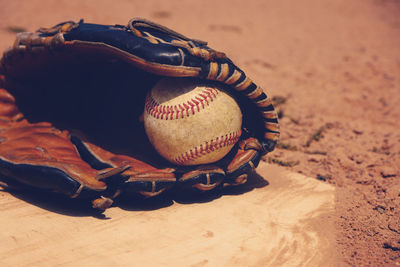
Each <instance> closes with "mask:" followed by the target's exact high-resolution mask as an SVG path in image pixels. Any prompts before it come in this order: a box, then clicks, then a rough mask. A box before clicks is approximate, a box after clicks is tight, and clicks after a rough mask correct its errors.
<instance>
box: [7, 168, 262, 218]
mask: <svg viewBox="0 0 400 267" xmlns="http://www.w3.org/2000/svg"><path fill="white" fill-rule="evenodd" d="M267 185H269V183H268V181H267V180H265V179H264V178H263V177H261V176H260V175H258V174H257V173H252V174H250V175H249V177H248V181H247V182H246V183H245V184H243V185H240V186H236V187H223V188H222V187H221V188H218V189H216V190H213V191H210V192H205V193H193V192H191V193H187V192H178V190H170V191H168V192H166V193H165V194H162V195H160V196H156V197H153V198H148V199H143V198H140V197H132V196H124V195H122V196H120V197H118V198H117V199H116V200H115V201H114V204H113V206H112V207H111V208H115V207H118V208H120V209H123V210H126V211H151V210H157V209H161V208H167V207H169V206H171V205H173V204H174V202H177V203H181V204H194V203H207V202H210V201H213V200H215V199H218V198H220V197H223V196H224V195H241V194H245V193H247V192H250V191H252V190H253V189H255V188H262V187H265V186H267ZM0 190H1V191H3V192H8V193H10V194H11V195H13V196H14V197H16V198H18V199H20V200H22V201H25V202H27V203H29V204H31V205H35V206H37V207H39V208H42V209H45V210H48V211H51V212H55V213H58V214H62V215H66V216H74V217H87V216H91V217H94V218H97V219H111V218H109V217H107V211H105V212H104V213H102V212H100V211H98V210H95V209H93V208H92V207H91V203H90V201H88V200H86V199H71V198H69V197H67V196H64V195H60V194H56V193H50V192H43V191H38V190H36V189H33V188H26V187H23V188H21V187H15V186H13V187H9V188H7V187H5V188H2V189H0Z"/></svg>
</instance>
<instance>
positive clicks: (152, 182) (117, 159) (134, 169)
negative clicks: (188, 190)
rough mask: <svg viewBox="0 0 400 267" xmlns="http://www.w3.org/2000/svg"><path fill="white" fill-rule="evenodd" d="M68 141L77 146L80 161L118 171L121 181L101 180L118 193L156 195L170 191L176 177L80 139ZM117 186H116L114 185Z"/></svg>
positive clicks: (75, 138) (171, 173) (112, 178)
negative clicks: (115, 188)
mask: <svg viewBox="0 0 400 267" xmlns="http://www.w3.org/2000/svg"><path fill="white" fill-rule="evenodd" d="M71 141H72V142H73V143H74V144H75V146H76V147H77V149H78V151H79V153H80V154H81V156H82V158H84V159H85V161H87V162H88V163H89V164H90V165H91V166H92V167H93V168H96V169H104V168H110V167H111V168H113V169H115V168H120V169H121V170H123V171H122V173H121V179H120V180H119V181H117V182H116V181H115V177H112V176H110V177H107V175H106V177H104V178H103V177H101V179H104V181H105V182H106V183H108V184H109V186H110V184H111V183H114V185H111V186H114V187H118V189H117V190H121V191H118V194H119V193H121V192H126V193H128V194H135V193H136V194H140V195H143V196H145V197H152V196H156V195H158V194H160V193H162V192H164V191H165V190H167V189H169V188H171V187H172V186H174V185H175V183H176V178H175V174H174V171H175V169H172V168H163V169H158V168H156V167H154V166H152V165H150V164H148V163H146V162H143V161H141V160H138V159H135V158H132V157H129V156H125V155H116V154H113V153H111V152H109V151H107V150H104V149H102V148H101V147H99V146H96V145H94V144H93V143H90V142H88V141H86V140H85V141H84V140H83V139H82V138H81V137H77V136H72V137H71ZM115 183H117V184H115Z"/></svg>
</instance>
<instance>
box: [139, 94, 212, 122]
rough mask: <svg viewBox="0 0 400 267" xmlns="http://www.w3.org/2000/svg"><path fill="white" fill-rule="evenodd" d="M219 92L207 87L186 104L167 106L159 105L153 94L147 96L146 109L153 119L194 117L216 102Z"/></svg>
mask: <svg viewBox="0 0 400 267" xmlns="http://www.w3.org/2000/svg"><path fill="white" fill-rule="evenodd" d="M218 93H219V92H218V90H217V89H215V88H210V87H207V88H205V89H204V90H202V92H201V93H199V94H198V95H197V96H195V97H194V98H192V99H190V100H188V101H187V102H186V103H181V104H178V105H173V106H167V105H163V104H160V103H158V102H157V101H156V100H155V99H154V98H153V97H152V96H151V93H148V94H147V97H146V103H145V108H146V111H147V113H148V114H150V115H151V116H152V117H154V118H156V119H160V120H176V119H179V118H182V119H183V118H185V117H189V116H190V115H194V114H195V113H196V112H200V110H201V109H204V108H205V107H206V106H208V105H209V104H210V102H212V101H214V99H215V98H216V97H217V95H218Z"/></svg>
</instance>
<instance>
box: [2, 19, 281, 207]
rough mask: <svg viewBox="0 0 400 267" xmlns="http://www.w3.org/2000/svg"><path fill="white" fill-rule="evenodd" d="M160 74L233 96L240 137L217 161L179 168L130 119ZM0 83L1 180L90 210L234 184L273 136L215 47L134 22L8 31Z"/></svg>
mask: <svg viewBox="0 0 400 267" xmlns="http://www.w3.org/2000/svg"><path fill="white" fill-rule="evenodd" d="M165 76H171V77H194V78H197V79H202V80H209V81H212V82H215V83H217V84H219V85H221V86H225V88H227V90H229V92H230V93H231V94H232V95H233V96H234V97H235V98H236V100H237V101H238V103H239V104H240V106H241V109H242V112H243V131H242V132H243V134H242V136H241V139H240V141H239V142H238V144H237V145H236V146H235V147H234V148H233V149H232V151H231V152H230V153H229V154H228V155H227V156H226V157H225V158H224V159H222V160H221V161H219V162H216V163H214V164H209V165H200V166H192V167H180V166H174V165H172V164H171V163H169V162H167V161H165V160H164V159H162V158H161V157H160V156H159V155H158V154H157V152H155V150H154V149H153V148H152V146H151V145H150V143H149V142H148V139H147V137H146V135H145V132H144V128H143V124H142V122H141V121H140V116H141V114H142V112H143V109H144V102H145V101H144V99H145V96H146V93H147V92H148V90H149V89H151V88H152V87H153V85H154V84H155V83H156V82H157V81H158V80H159V79H161V78H162V77H165ZM0 88H2V89H0V131H1V132H0V141H1V143H0V174H1V175H2V177H3V178H2V179H3V180H4V181H5V182H16V183H20V184H24V185H28V186H33V187H36V188H40V189H44V190H49V191H55V192H59V193H62V194H66V195H68V196H71V197H82V198H88V199H90V200H92V203H93V206H94V207H95V208H99V209H106V208H108V207H109V206H110V205H111V204H112V199H113V198H115V197H116V196H118V195H119V194H120V193H124V192H125V193H129V194H141V195H144V196H146V197H150V196H155V195H158V194H160V193H161V192H163V191H165V190H166V189H168V188H171V187H173V186H175V187H179V188H180V189H182V190H192V189H195V190H200V191H208V190H212V189H214V188H216V187H218V186H219V185H238V184H242V183H244V182H246V179H247V174H248V173H249V172H251V171H253V170H254V169H255V168H256V167H257V165H258V163H259V161H260V158H261V156H262V155H264V154H266V153H268V152H270V151H272V150H273V149H274V146H275V144H276V142H277V140H278V137H279V125H278V121H277V114H276V112H275V110H274V107H273V106H272V104H271V100H270V98H268V97H267V96H266V95H265V94H264V92H263V90H262V89H261V88H260V87H258V86H257V85H255V84H254V83H253V82H252V81H251V80H250V79H249V78H248V77H247V76H246V75H245V74H244V72H243V71H242V70H240V69H239V68H238V67H236V66H235V65H234V64H233V63H232V61H231V60H230V59H229V58H227V57H226V55H225V54H223V53H221V52H217V51H215V50H213V49H211V48H209V47H208V46H207V43H206V42H203V41H199V40H194V39H190V38H187V37H185V36H183V35H181V34H179V33H176V32H174V31H172V30H170V29H167V28H165V27H163V26H161V25H158V24H155V23H152V22H149V21H147V20H143V19H140V20H131V21H130V22H129V24H128V25H127V26H121V25H114V26H109V25H98V24H88V23H83V21H80V22H78V23H75V22H64V23H61V24H58V25H56V26H54V27H52V28H48V29H44V28H42V29H39V30H38V31H37V32H35V33H21V34H18V35H17V40H16V42H15V43H14V46H13V47H11V48H10V49H9V50H7V51H6V52H5V53H4V55H3V58H2V59H1V61H0ZM17 107H18V108H17Z"/></svg>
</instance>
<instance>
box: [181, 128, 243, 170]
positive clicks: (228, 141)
mask: <svg viewBox="0 0 400 267" xmlns="http://www.w3.org/2000/svg"><path fill="white" fill-rule="evenodd" d="M241 134H242V131H241V130H239V131H238V132H235V133H229V134H226V135H222V136H220V137H217V138H215V139H211V140H210V141H208V142H205V143H204V144H200V145H199V146H197V147H194V148H192V149H190V150H189V151H186V152H184V153H182V154H181V155H179V156H178V157H176V158H175V162H176V163H178V164H181V165H183V164H185V163H186V162H188V161H191V160H196V159H198V158H200V157H202V156H205V155H207V154H208V153H211V152H213V151H216V150H218V149H221V148H223V147H226V146H229V145H233V144H235V143H236V142H237V141H238V140H239V138H240V135H241Z"/></svg>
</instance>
